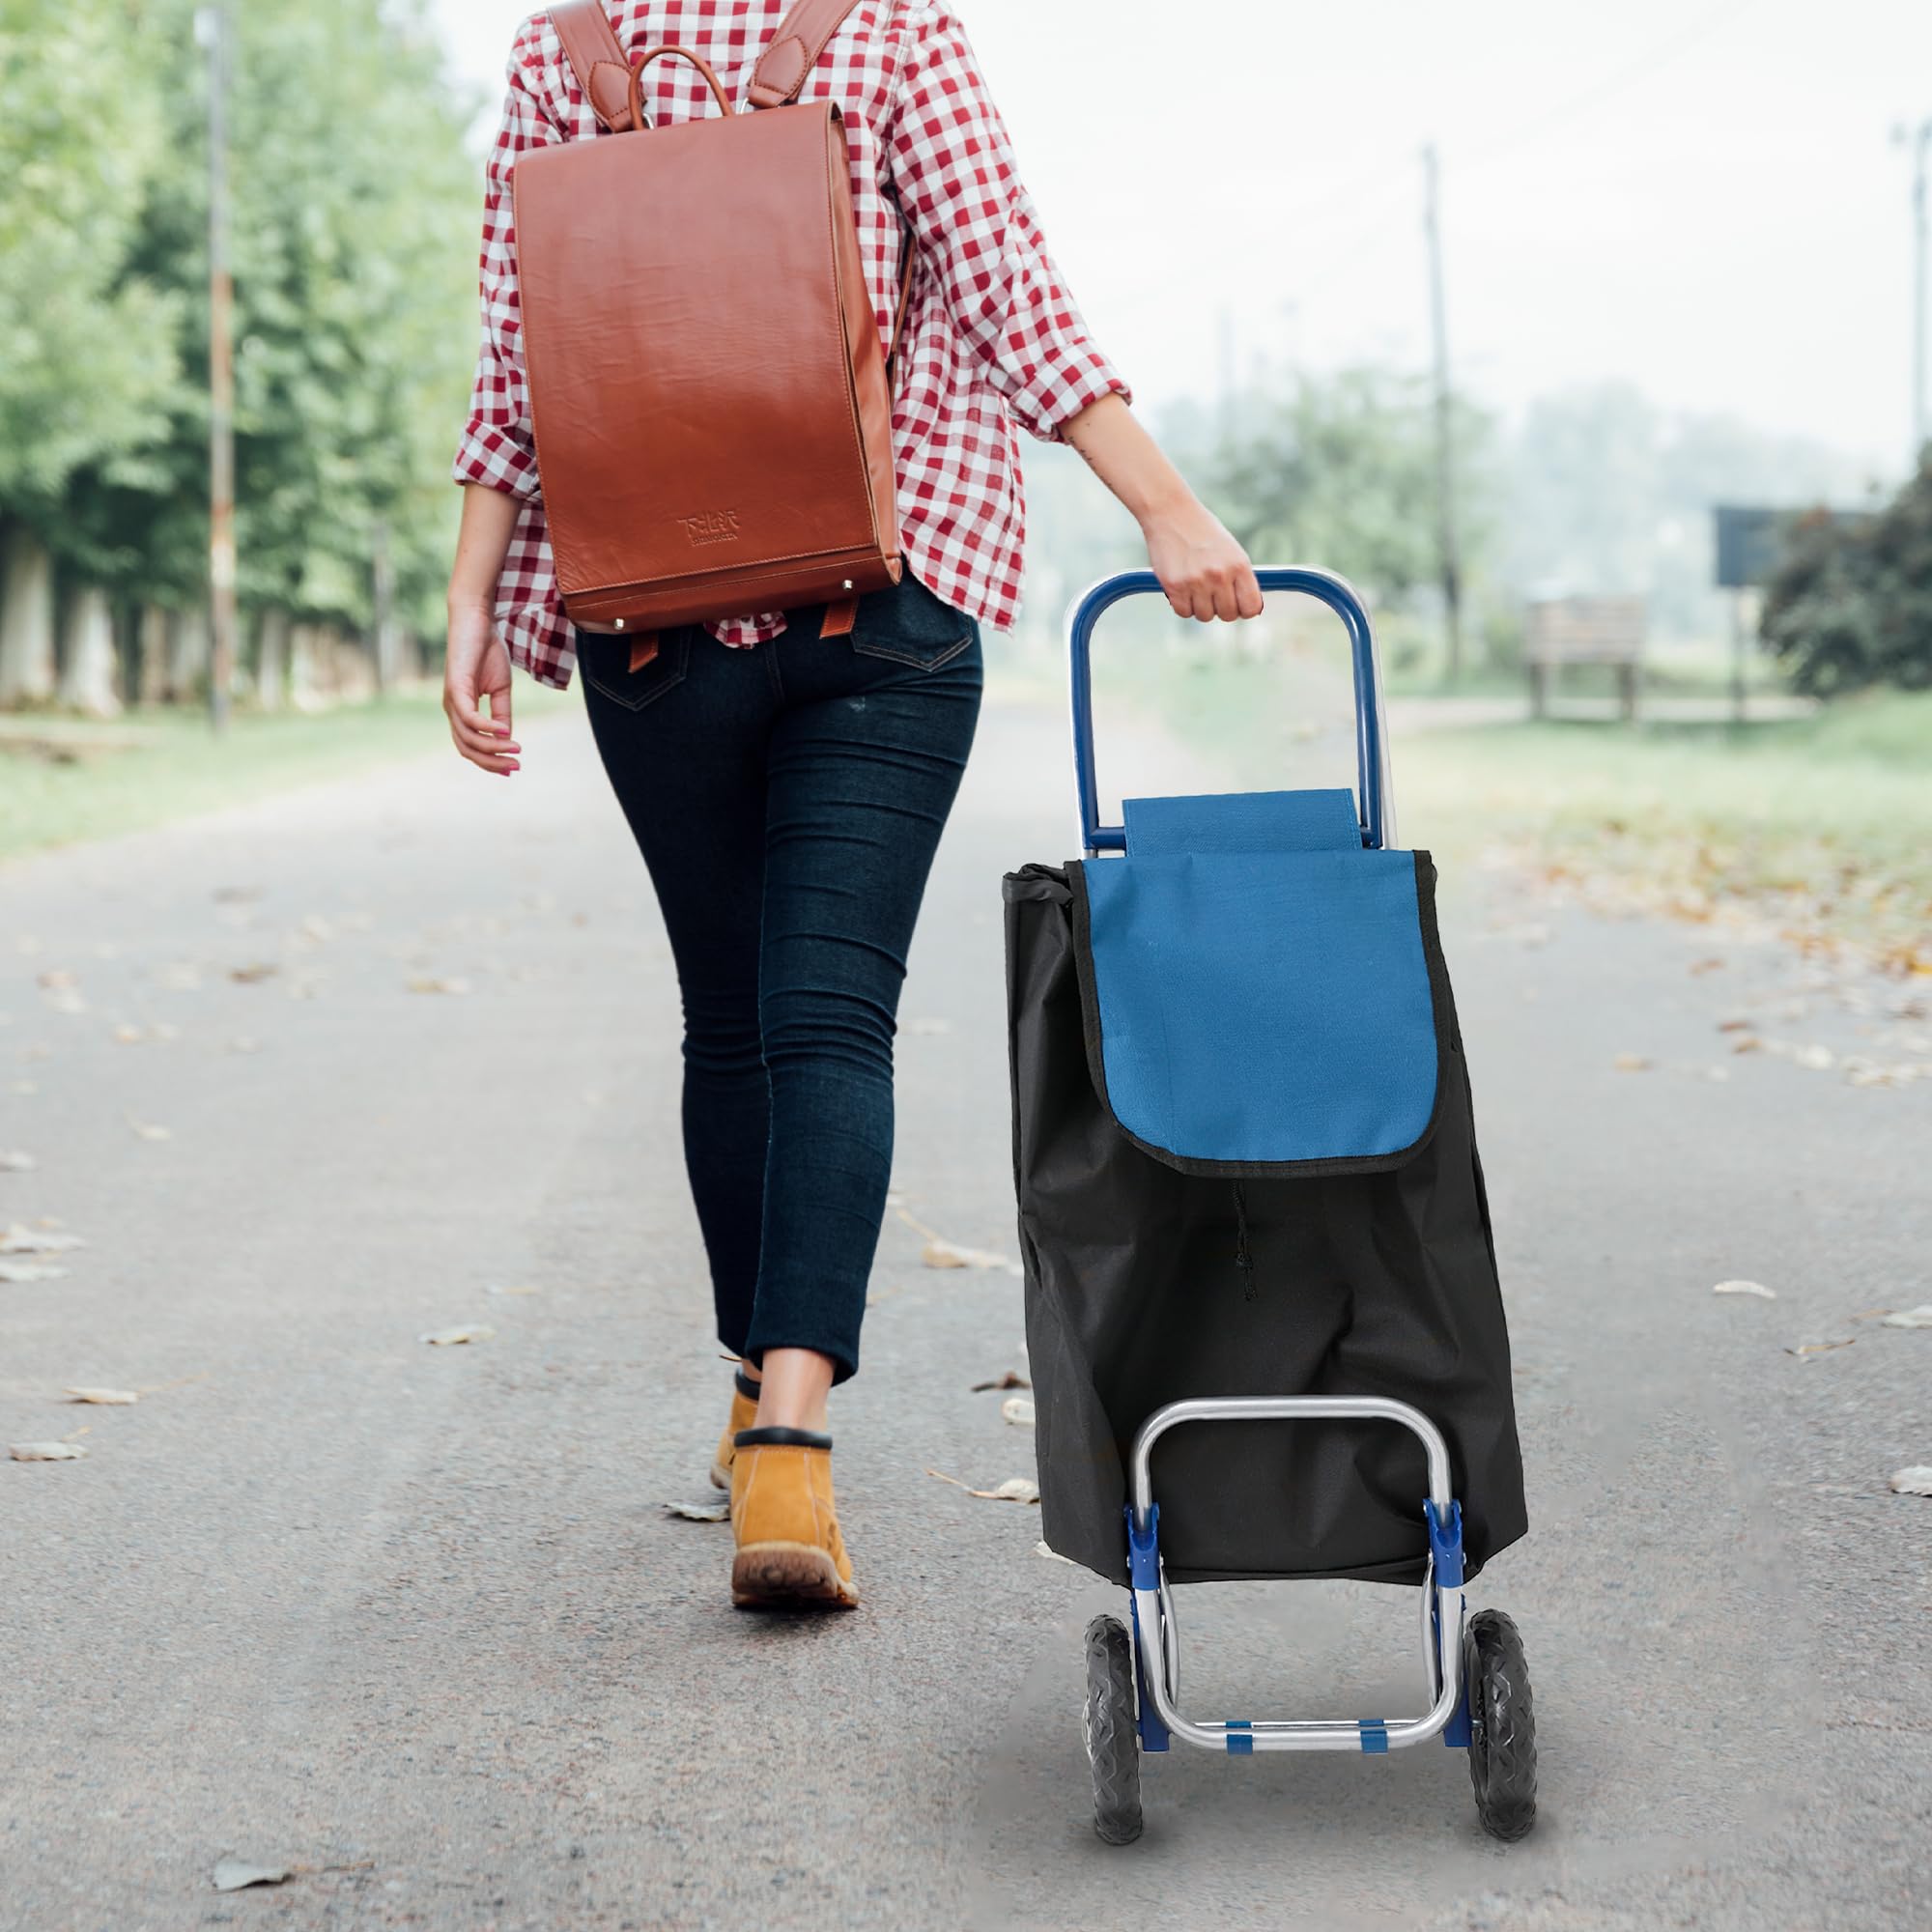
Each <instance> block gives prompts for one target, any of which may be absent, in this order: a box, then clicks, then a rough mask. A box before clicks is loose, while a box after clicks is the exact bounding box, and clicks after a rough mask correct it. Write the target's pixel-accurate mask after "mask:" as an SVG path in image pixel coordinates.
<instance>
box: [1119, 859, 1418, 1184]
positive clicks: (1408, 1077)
mask: <svg viewBox="0 0 1932 1932" xmlns="http://www.w3.org/2000/svg"><path fill="white" fill-rule="evenodd" d="M1081 873H1082V877H1083V882H1084V886H1085V896H1086V904H1087V920H1086V924H1087V939H1088V950H1089V955H1090V958H1089V963H1090V964H1091V986H1090V987H1089V989H1088V991H1089V998H1090V1001H1091V1006H1090V1011H1089V1015H1088V1025H1089V1032H1090V1034H1091V1033H1092V1032H1093V1031H1094V1027H1095V1025H1096V1023H1097V1030H1098V1034H1099V1056H1098V1057H1099V1061H1100V1070H1101V1072H1102V1073H1103V1075H1104V1083H1105V1090H1106V1091H1105V1095H1104V1097H1105V1099H1106V1101H1107V1103H1108V1105H1109V1106H1110V1107H1111V1109H1112V1110H1113V1113H1114V1116H1115V1118H1116V1119H1117V1120H1118V1121H1119V1122H1120V1123H1121V1125H1122V1126H1123V1127H1124V1128H1126V1130H1127V1131H1128V1132H1129V1133H1130V1134H1132V1135H1133V1136H1134V1137H1135V1138H1136V1139H1137V1140H1139V1141H1142V1142H1144V1143H1145V1144H1146V1145H1147V1146H1148V1147H1150V1148H1151V1149H1153V1150H1155V1151H1164V1152H1167V1153H1170V1154H1174V1155H1177V1156H1179V1157H1181V1158H1183V1159H1187V1160H1198V1161H1215V1162H1221V1161H1226V1162H1259V1163H1274V1162H1282V1161H1311V1160H1347V1161H1353V1160H1366V1159H1372V1158H1376V1157H1378V1156H1387V1155H1395V1154H1400V1153H1404V1152H1406V1151H1408V1150H1409V1149H1411V1148H1413V1147H1415V1146H1416V1145H1417V1144H1418V1143H1419V1142H1420V1141H1421V1140H1422V1139H1423V1138H1424V1136H1425V1135H1426V1134H1427V1132H1428V1129H1429V1126H1430V1122H1432V1121H1433V1119H1434V1118H1435V1088H1436V1078H1437V1065H1436V1063H1437V1051H1436V1028H1435V997H1434V993H1433V990H1432V986H1431V980H1430V962H1429V951H1428V948H1427V947H1426V946H1425V943H1424V937H1423V908H1422V905H1421V901H1420V897H1419V894H1418V890H1417V884H1416V855H1415V854H1414V853H1412V852H1369V851H1363V850H1361V849H1360V846H1359V843H1357V846H1356V849H1354V850H1352V851H1348V852H1336V851H1316V852H1308V851H1302V852H1293V851H1278V852H1193V853H1174V854H1154V855H1148V854H1146V853H1145V852H1143V853H1141V854H1139V855H1137V856H1133V857H1129V858H1125V859H1115V860H1094V861H1092V862H1090V863H1088V864H1087V865H1085V866H1083V867H1081ZM1431 929H1432V930H1433V925H1432V928H1431ZM1083 977H1084V976H1083Z"/></svg>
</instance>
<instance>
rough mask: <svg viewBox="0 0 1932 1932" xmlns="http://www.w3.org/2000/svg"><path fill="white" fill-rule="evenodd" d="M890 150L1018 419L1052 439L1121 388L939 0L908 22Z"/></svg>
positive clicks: (961, 36) (896, 188) (924, 251)
mask: <svg viewBox="0 0 1932 1932" xmlns="http://www.w3.org/2000/svg"><path fill="white" fill-rule="evenodd" d="M887 153H888V155H889V157H890V166H891V171H892V180H891V183H890V185H891V187H892V190H893V192H894V194H895V197H896V199H897V201H898V204H899V207H900V209H901V211H902V212H903V213H904V214H905V216H906V218H907V220H908V221H909V222H910V223H911V224H912V228H913V232H914V235H915V237H916V238H917V241H918V243H919V249H920V257H921V263H922V269H923V272H927V273H930V274H933V275H935V276H936V277H937V278H938V281H939V285H940V288H941V291H942V293H943V295H944V297H945V300H946V304H947V307H948V309H949V310H950V311H951V313H952V320H953V323H954V326H955V327H957V329H958V330H959V334H960V336H961V338H962V339H963V340H964V342H965V343H966V345H967V346H968V348H970V349H971V351H972V352H973V354H974V355H976V356H977V357H978V358H979V360H980V363H981V364H982V365H983V367H984V368H985V370H986V373H987V376H988V378H989V380H990V381H991V383H992V384H993V386H994V387H995V388H996V389H997V390H998V391H999V392H1000V394H1001V396H1002V397H1003V398H1004V400H1005V402H1006V404H1007V407H1008V409H1009V411H1010V412H1011V413H1012V415H1013V418H1014V420H1015V421H1017V422H1018V423H1019V424H1020V426H1021V427H1022V428H1023V429H1025V430H1027V431H1028V432H1029V433H1030V434H1032V435H1033V436H1036V437H1037V438H1039V439H1040V440H1042V441H1047V442H1055V441H1058V440H1060V430H1061V426H1062V425H1063V424H1064V423H1065V422H1067V421H1069V420H1070V419H1071V418H1072V417H1074V416H1076V415H1078V414H1079V413H1080V412H1081V411H1082V410H1084V409H1086V408H1087V407H1088V405H1089V404H1091V403H1094V402H1097V401H1098V400H1099V399H1100V398H1101V397H1102V396H1107V395H1116V394H1118V395H1122V396H1124V395H1126V394H1127V393H1128V392H1127V385H1126V384H1125V383H1124V382H1123V381H1122V379H1121V377H1120V375H1119V373H1118V372H1117V371H1116V370H1115V369H1114V367H1113V365H1112V364H1111V363H1110V362H1109V361H1108V360H1107V358H1106V357H1105V356H1104V355H1102V354H1101V353H1100V351H1099V349H1098V348H1097V347H1095V345H1094V340H1093V338H1092V337H1091V336H1090V335H1089V334H1088V332H1087V326H1086V324H1085V323H1084V322H1083V321H1082V320H1081V316H1080V311H1079V309H1078V308H1077V307H1076V306H1075V305H1074V301H1073V298H1072V297H1071V296H1070V295H1069V294H1068V293H1067V291H1066V285H1065V282H1064V281H1063V280H1062V278H1061V274H1060V270H1058V269H1057V268H1056V267H1055V266H1054V262H1053V258H1052V256H1051V255H1050V254H1049V253H1048V252H1047V247H1046V238H1045V236H1044V235H1043V234H1042V232H1041V229H1040V224H1039V216H1038V214H1037V212H1036V211H1035V208H1034V205H1033V201H1032V198H1031V197H1030V196H1029V195H1028V193H1027V191H1026V186H1025V185H1024V184H1023V183H1022V182H1021V180H1020V175H1019V169H1018V166H1017V164H1016V163H1015V161H1014V158H1013V150H1012V143H1011V141H1010V139H1009V136H1008V134H1007V129H1006V126H1005V123H1004V122H1003V121H1002V120H1001V118H1000V111H999V109H998V108H997V107H996V106H995V105H994V103H993V98H992V96H991V94H990V93H989V92H988V91H987V88H986V83H985V81H984V79H983V78H982V76H981V75H980V65H979V61H978V59H977V58H976V57H975V55H974V52H973V48H972V44H971V43H970V42H969V41H968V40H967V38H966V30H965V29H964V27H962V26H961V25H960V23H959V21H958V20H957V18H955V17H954V15H953V14H952V10H951V9H950V8H948V7H945V6H941V5H938V4H934V0H920V4H917V5H915V6H914V8H913V9H912V17H911V19H910V20H909V21H908V22H907V32H906V36H905V53H904V55H903V56H902V58H901V61H900V64H899V69H898V73H897V77H896V85H895V99H894V105H893V114H892V124H891V132H890V137H889V140H888V143H887Z"/></svg>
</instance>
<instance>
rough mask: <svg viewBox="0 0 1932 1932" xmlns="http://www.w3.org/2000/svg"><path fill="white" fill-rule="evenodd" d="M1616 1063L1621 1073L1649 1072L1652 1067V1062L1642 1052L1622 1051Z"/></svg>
mask: <svg viewBox="0 0 1932 1932" xmlns="http://www.w3.org/2000/svg"><path fill="white" fill-rule="evenodd" d="M1615 1064H1616V1069H1617V1071H1618V1072H1619V1073H1647V1072H1648V1071H1649V1070H1650V1067H1651V1062H1650V1061H1648V1060H1646V1059H1645V1058H1644V1057H1643V1055H1642V1054H1640V1053H1620V1054H1618V1055H1617V1058H1616V1063H1615Z"/></svg>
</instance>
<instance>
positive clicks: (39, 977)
mask: <svg viewBox="0 0 1932 1932" xmlns="http://www.w3.org/2000/svg"><path fill="white" fill-rule="evenodd" d="M34 983H35V984H36V985H39V986H43V987H44V988H45V989H46V990H47V991H48V992H50V993H65V992H68V991H70V990H71V988H73V987H75V986H77V985H79V984H80V981H79V980H76V979H75V978H74V977H73V975H72V974H71V973H70V972H69V971H68V970H67V968H66V967H65V966H49V967H48V968H46V970H45V971H44V972H42V973H37V974H35V975H34Z"/></svg>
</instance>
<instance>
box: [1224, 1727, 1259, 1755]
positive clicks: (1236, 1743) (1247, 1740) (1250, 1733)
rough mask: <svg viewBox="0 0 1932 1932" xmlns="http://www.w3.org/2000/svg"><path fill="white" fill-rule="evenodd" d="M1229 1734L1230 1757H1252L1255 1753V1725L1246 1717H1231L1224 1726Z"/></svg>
mask: <svg viewBox="0 0 1932 1932" xmlns="http://www.w3.org/2000/svg"><path fill="white" fill-rule="evenodd" d="M1223 1728H1224V1729H1225V1730H1226V1732H1227V1734H1228V1755H1229V1756H1230V1757H1252V1756H1253V1755H1254V1753H1255V1727H1254V1724H1253V1723H1252V1722H1251V1721H1250V1720H1249V1719H1246V1718H1230V1719H1228V1721H1227V1723H1226V1724H1225V1725H1224V1726H1223Z"/></svg>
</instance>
